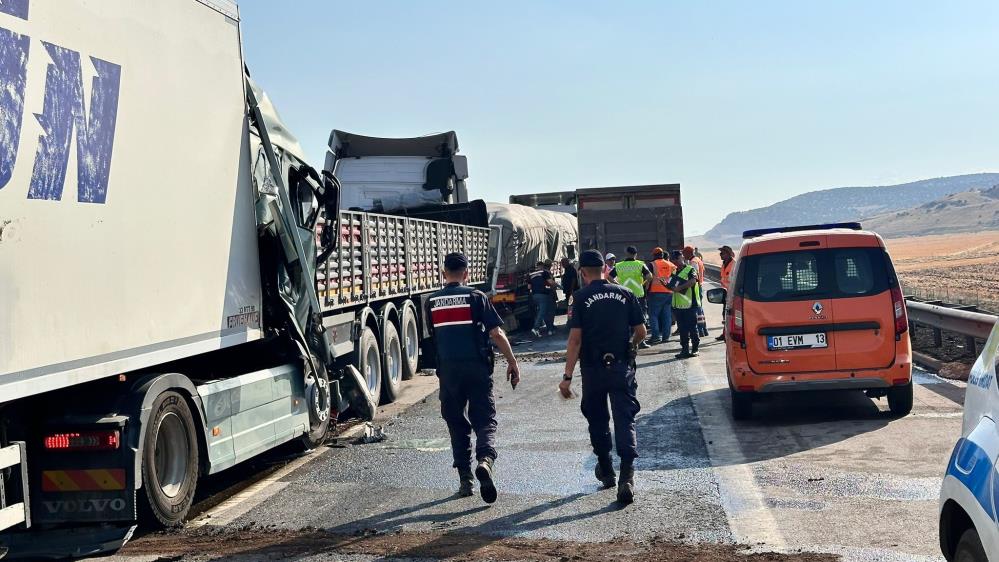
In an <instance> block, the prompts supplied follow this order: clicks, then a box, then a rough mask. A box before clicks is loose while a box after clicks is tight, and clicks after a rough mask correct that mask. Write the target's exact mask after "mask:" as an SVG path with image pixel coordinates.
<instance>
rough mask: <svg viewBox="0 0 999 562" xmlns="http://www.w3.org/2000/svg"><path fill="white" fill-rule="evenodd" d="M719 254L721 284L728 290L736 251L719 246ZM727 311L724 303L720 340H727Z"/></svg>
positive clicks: (729, 247)
mask: <svg viewBox="0 0 999 562" xmlns="http://www.w3.org/2000/svg"><path fill="white" fill-rule="evenodd" d="M718 256H719V257H721V261H722V266H721V286H722V288H724V289H725V290H728V288H729V286H730V285H731V283H732V270H733V269H735V252H734V251H733V250H732V247H731V246H722V247H721V248H718ZM726 312H727V310H726V308H725V305H724V304H723V305H722V333H721V335H720V336H718V337H717V338H715V339H716V340H718V341H725V313H726Z"/></svg>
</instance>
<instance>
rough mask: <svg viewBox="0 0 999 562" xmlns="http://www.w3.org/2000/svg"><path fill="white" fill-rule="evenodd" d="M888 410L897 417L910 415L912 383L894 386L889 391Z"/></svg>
mask: <svg viewBox="0 0 999 562" xmlns="http://www.w3.org/2000/svg"><path fill="white" fill-rule="evenodd" d="M888 409H889V410H891V414H892V415H893V416H896V417H899V418H900V417H902V416H907V415H909V412H911V411H912V381H909V384H907V385H905V386H893V387H891V388H889V389H888Z"/></svg>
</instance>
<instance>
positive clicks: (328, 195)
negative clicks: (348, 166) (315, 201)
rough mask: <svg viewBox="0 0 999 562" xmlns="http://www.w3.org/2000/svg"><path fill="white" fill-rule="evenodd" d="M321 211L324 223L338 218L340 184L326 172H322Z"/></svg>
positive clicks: (331, 174)
mask: <svg viewBox="0 0 999 562" xmlns="http://www.w3.org/2000/svg"><path fill="white" fill-rule="evenodd" d="M322 205H323V210H324V211H325V212H326V221H327V222H330V221H332V220H334V219H336V218H338V217H339V216H340V182H339V180H337V179H336V176H334V175H333V173H332V172H330V171H328V170H323V201H322Z"/></svg>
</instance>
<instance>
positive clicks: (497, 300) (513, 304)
mask: <svg viewBox="0 0 999 562" xmlns="http://www.w3.org/2000/svg"><path fill="white" fill-rule="evenodd" d="M486 207H487V210H488V212H489V225H490V227H491V228H492V229H493V233H492V240H491V243H492V244H493V246H494V248H495V250H494V251H495V255H496V258H495V267H494V269H493V273H494V275H493V278H492V283H491V286H492V289H493V290H492V296H491V298H492V302H493V304H494V305H496V308H497V310H498V311H499V313H500V314H501V316H503V318H504V322H505V324H506V327H507V329H510V330H514V329H517V328H523V327H529V326H530V323H531V320H532V319H533V317H534V311H533V310H532V308H531V298H530V289H529V283H528V278H529V276H530V274H531V272H533V271H535V270H536V266H537V264H538V262H543V261H545V260H552V275H554V276H555V277H556V279H558V278H560V277H561V275H562V264H561V261H562V258H569V259H570V260H573V259H576V253H577V252H576V250H577V248H578V244H579V241H578V231H577V227H576V218H575V217H573V216H572V215H571V214H569V213H563V212H558V211H548V210H542V209H536V208H533V207H528V206H525V205H516V204H505V203H488V204H487V205H486Z"/></svg>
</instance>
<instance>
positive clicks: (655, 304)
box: [648, 293, 673, 340]
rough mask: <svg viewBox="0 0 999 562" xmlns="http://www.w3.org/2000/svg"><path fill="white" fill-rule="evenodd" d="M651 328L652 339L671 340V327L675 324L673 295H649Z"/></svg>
mask: <svg viewBox="0 0 999 562" xmlns="http://www.w3.org/2000/svg"><path fill="white" fill-rule="evenodd" d="M648 297H649V328H650V329H651V330H652V339H658V338H662V339H664V340H668V339H669V332H670V326H671V325H672V324H673V307H672V306H671V305H672V301H673V294H672V293H649V295H648Z"/></svg>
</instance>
